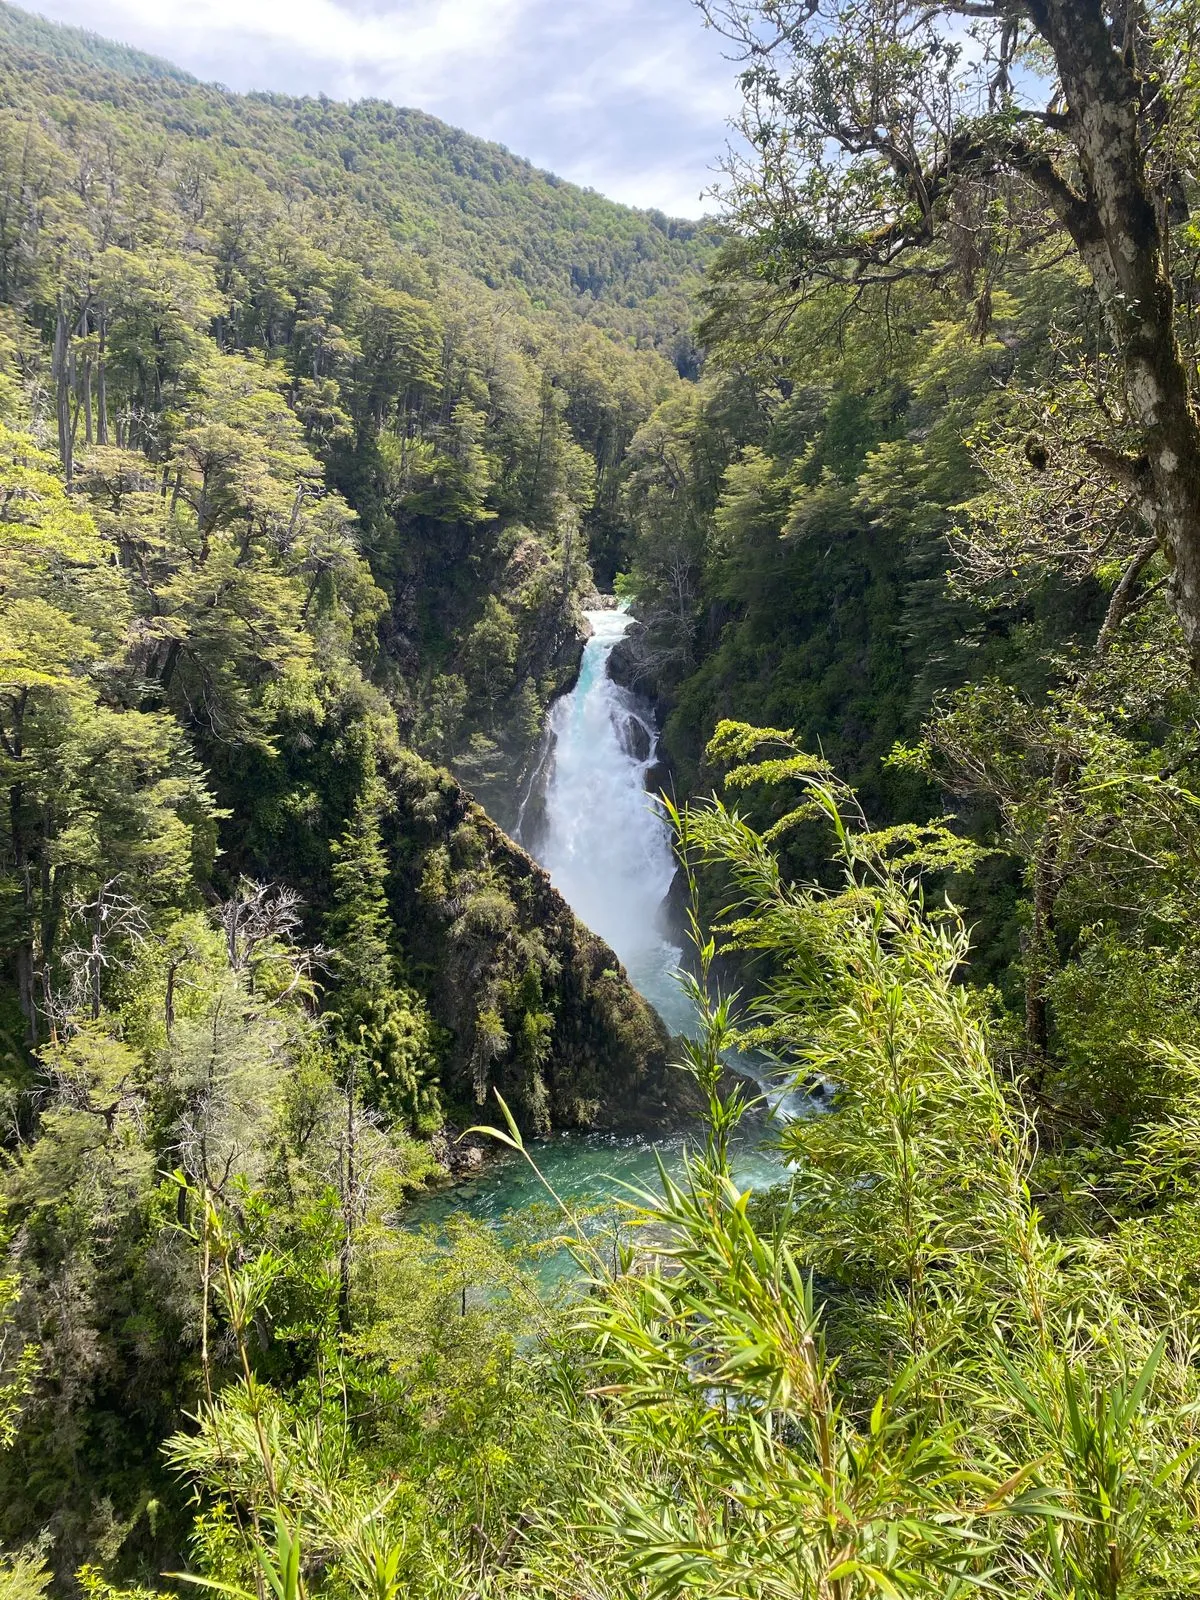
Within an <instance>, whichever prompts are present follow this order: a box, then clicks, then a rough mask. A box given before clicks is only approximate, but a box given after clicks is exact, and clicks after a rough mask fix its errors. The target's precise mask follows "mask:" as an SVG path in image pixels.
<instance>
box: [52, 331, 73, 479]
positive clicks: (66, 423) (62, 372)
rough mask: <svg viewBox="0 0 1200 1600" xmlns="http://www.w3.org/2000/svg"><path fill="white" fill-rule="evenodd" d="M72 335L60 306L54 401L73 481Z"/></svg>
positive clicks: (66, 470) (62, 453)
mask: <svg viewBox="0 0 1200 1600" xmlns="http://www.w3.org/2000/svg"><path fill="white" fill-rule="evenodd" d="M70 344H71V340H70V335H69V334H68V332H67V318H66V313H65V312H64V311H63V309H62V307H61V306H60V307H59V311H58V322H57V324H56V325H55V329H54V359H53V363H52V372H53V377H54V401H55V410H56V413H57V416H58V458H59V460H60V461H61V462H62V469H63V476H64V477H65V478H66V480H67V483H68V485H69V484H70V482H71V475H72V461H71V436H72V429H71V385H70V382H69V367H70V359H69V358H70Z"/></svg>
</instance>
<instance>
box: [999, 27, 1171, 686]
mask: <svg viewBox="0 0 1200 1600" xmlns="http://www.w3.org/2000/svg"><path fill="white" fill-rule="evenodd" d="M1026 3H1027V9H1028V14H1029V16H1030V18H1031V20H1032V21H1033V24H1034V26H1035V27H1036V28H1037V30H1038V32H1039V33H1040V34H1041V35H1042V37H1043V38H1044V39H1045V40H1046V42H1047V44H1049V46H1050V48H1051V50H1052V51H1053V53H1054V58H1055V61H1056V63H1057V66H1058V71H1059V77H1060V80H1061V83H1062V88H1063V92H1064V95H1065V99H1066V104H1067V110H1066V118H1065V123H1066V131H1067V136H1068V138H1069V139H1070V141H1071V143H1072V145H1073V146H1074V148H1075V151H1076V152H1077V154H1078V157H1079V165H1080V175H1081V180H1082V182H1081V188H1080V190H1078V191H1075V190H1073V189H1072V187H1071V186H1070V185H1069V184H1068V183H1067V182H1066V181H1065V180H1064V179H1063V178H1062V177H1061V175H1059V174H1058V173H1056V172H1050V171H1048V170H1047V171H1043V173H1042V175H1041V178H1039V175H1038V172H1037V171H1031V172H1030V176H1031V177H1032V179H1033V181H1034V182H1035V183H1039V184H1040V186H1041V187H1042V188H1043V191H1044V192H1045V193H1046V194H1047V197H1048V198H1049V199H1050V202H1051V204H1052V206H1053V207H1054V209H1055V211H1056V213H1057V214H1058V216H1059V219H1060V220H1061V221H1062V222H1063V224H1064V226H1065V227H1066V228H1067V230H1068V232H1069V233H1070V234H1071V236H1072V239H1073V241H1074V243H1075V246H1076V248H1077V249H1078V251H1079V254H1080V257H1081V259H1082V261H1083V263H1084V265H1085V266H1086V267H1087V269H1088V271H1089V273H1090V275H1091V277H1092V281H1093V283H1094V285H1095V287H1096V291H1097V294H1098V296H1099V299H1100V304H1101V307H1102V310H1103V313H1104V318H1105V323H1106V326H1107V328H1108V333H1109V337H1110V338H1111V339H1112V341H1113V344H1114V346H1115V348H1116V351H1117V353H1118V355H1119V356H1120V358H1121V361H1122V364H1123V367H1124V371H1125V377H1126V390H1127V397H1128V403H1129V408H1130V412H1131V414H1132V416H1133V417H1134V418H1135V419H1136V422H1137V424H1138V427H1139V429H1140V432H1141V436H1142V447H1143V450H1144V454H1145V461H1146V463H1147V465H1148V468H1149V480H1150V482H1149V493H1148V499H1149V501H1150V503H1151V506H1152V512H1153V520H1154V528H1155V533H1156V535H1157V537H1158V541H1159V544H1160V546H1161V548H1162V550H1163V553H1164V555H1165V556H1166V558H1167V561H1168V563H1169V565H1170V567H1171V593H1172V599H1173V603H1174V606H1175V610H1176V613H1177V615H1178V617H1179V622H1180V626H1181V627H1182V629H1183V633H1184V638H1185V639H1186V641H1187V646H1188V651H1189V653H1190V656H1191V659H1192V665H1193V668H1194V669H1196V670H1200V414H1198V413H1197V410H1196V406H1195V403H1194V400H1193V395H1192V388H1191V382H1190V377H1189V373H1188V368H1187V365H1186V363H1185V361H1184V357H1183V352H1182V350H1181V349H1180V346H1179V341H1178V339H1177V338H1176V334H1175V302H1174V292H1173V290H1172V287H1171V279H1170V274H1169V271H1168V261H1167V248H1166V245H1167V240H1166V235H1165V232H1164V228H1163V226H1162V224H1161V222H1160V217H1159V209H1158V206H1157V204H1156V201H1155V195H1154V191H1153V187H1152V185H1151V183H1150V179H1149V175H1148V173H1147V170H1146V160H1145V155H1144V152H1143V134H1144V113H1143V109H1142V107H1143V100H1144V92H1145V91H1147V90H1152V91H1153V93H1154V94H1155V95H1157V94H1160V93H1161V92H1162V91H1161V88H1160V87H1159V86H1158V85H1147V84H1145V83H1144V82H1143V80H1142V79H1141V78H1140V77H1139V75H1138V73H1137V70H1136V67H1135V64H1134V61H1135V56H1134V52H1133V51H1126V50H1125V49H1124V48H1118V46H1117V44H1116V42H1115V41H1114V39H1113V37H1112V34H1111V32H1110V30H1109V26H1108V22H1107V20H1106V18H1105V15H1104V12H1103V10H1102V8H1101V5H1100V3H1099V0H1026ZM1045 167H1046V169H1049V167H1050V164H1049V163H1048V162H1047V163H1046V164H1045Z"/></svg>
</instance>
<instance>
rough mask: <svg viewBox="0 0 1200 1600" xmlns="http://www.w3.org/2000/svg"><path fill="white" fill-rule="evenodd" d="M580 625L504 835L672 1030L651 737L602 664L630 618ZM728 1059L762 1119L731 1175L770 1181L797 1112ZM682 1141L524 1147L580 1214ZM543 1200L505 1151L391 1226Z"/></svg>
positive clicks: (663, 824) (753, 1182)
mask: <svg viewBox="0 0 1200 1600" xmlns="http://www.w3.org/2000/svg"><path fill="white" fill-rule="evenodd" d="M587 618H588V621H589V622H590V624H591V627H592V636H591V638H590V639H589V640H588V641H587V644H586V645H585V646H584V651H583V661H582V664H581V666H580V672H579V679H578V681H577V683H576V685H575V687H574V689H573V690H572V691H571V692H570V693H569V694H566V695H564V696H563V697H562V698H561V699H560V700H558V701H556V702H555V705H554V707H553V709H552V710H551V713H550V718H549V725H548V728H547V736H546V742H545V745H544V749H543V755H542V759H541V761H540V762H539V763H538V764H537V768H536V770H535V772H534V775H533V777H532V778H531V780H530V783H529V788H528V790H527V792H526V794H525V796H524V799H523V801H522V805H521V809H520V815H519V817H518V821H517V825H516V828H515V829H514V833H515V837H516V838H517V840H518V842H519V843H521V844H523V845H524V846H525V848H526V849H527V850H528V851H529V852H530V854H531V855H532V856H534V858H535V859H536V860H538V861H539V862H540V863H541V864H542V866H544V867H545V868H546V870H547V872H548V873H549V874H550V878H551V881H552V882H553V883H554V886H555V888H556V889H558V891H559V893H560V894H561V895H562V896H563V898H564V899H565V900H566V901H567V902H568V904H569V905H570V906H571V908H572V910H574V912H575V913H576V915H577V916H578V917H579V918H580V920H581V921H582V922H584V923H586V925H587V926H588V927H589V928H591V929H592V930H593V931H594V932H595V933H597V934H599V935H600V937H601V938H602V939H604V940H605V941H606V942H607V943H608V944H609V945H611V947H612V949H613V950H614V951H615V952H616V954H617V956H618V957H619V958H620V960H621V962H622V963H623V965H624V966H625V969H626V971H627V972H628V974H629V977H630V980H631V982H632V983H633V984H634V986H635V987H636V988H637V989H638V990H639V991H640V992H641V993H642V994H643V995H644V996H645V997H646V999H647V1000H649V1001H650V1003H651V1005H653V1006H654V1007H655V1009H656V1010H657V1011H658V1013H659V1014H660V1016H661V1017H662V1018H663V1020H664V1021H665V1022H666V1024H667V1026H668V1027H669V1028H670V1030H671V1032H672V1033H676V1034H678V1033H686V1032H689V1031H690V1029H691V1026H692V1024H693V1021H694V1018H693V1013H692V1010H691V1006H690V1004H689V1002H688V999H687V997H686V995H685V994H684V992H683V990H682V989H681V987H680V985H679V982H678V978H677V974H678V970H679V963H680V959H681V956H682V950H681V947H680V945H679V942H678V935H677V934H675V935H674V936H673V929H672V923H671V917H670V908H669V904H668V894H669V891H670V888H671V882H672V879H673V878H674V875H675V860H674V856H673V854H672V850H671V836H670V830H669V827H668V824H667V820H666V817H665V815H664V813H663V809H662V806H661V805H660V804H659V802H658V801H656V800H655V799H654V798H653V797H652V796H651V795H650V794H648V793H647V790H646V777H647V774H648V773H649V772H650V770H651V768H652V767H653V766H654V765H655V764H656V761H657V756H658V729H657V727H656V725H655V720H654V715H653V711H652V709H651V707H650V706H649V704H648V703H647V702H646V701H645V700H643V699H641V698H640V697H639V696H637V695H635V694H633V693H631V692H630V691H629V690H628V689H626V688H624V687H622V686H621V685H620V684H618V683H614V681H613V680H612V679H611V678H610V677H609V676H608V658H609V656H610V654H611V653H612V649H613V646H614V645H615V644H616V642H617V640H618V639H620V637H621V636H622V634H623V633H625V631H626V630H627V629H628V627H629V626H630V620H631V619H630V618H629V617H628V616H627V615H625V614H624V613H623V612H621V611H589V612H588V613H587ZM737 1065H738V1068H739V1070H742V1071H744V1072H745V1073H746V1075H747V1076H749V1077H754V1078H755V1079H756V1080H757V1081H759V1083H760V1087H761V1088H762V1089H763V1091H764V1094H765V1096H766V1101H767V1104H768V1105H769V1106H770V1108H771V1111H770V1115H766V1116H758V1117H754V1118H751V1119H748V1126H747V1128H746V1131H745V1133H744V1135H743V1138H742V1139H741V1141H740V1143H739V1145H738V1147H737V1150H736V1152H735V1154H734V1161H733V1169H734V1170H733V1176H734V1179H735V1180H736V1181H737V1182H738V1183H740V1184H741V1185H743V1186H744V1187H747V1188H750V1187H754V1188H758V1187H766V1186H767V1185H769V1184H772V1183H778V1182H779V1181H780V1179H781V1178H782V1177H783V1175H784V1169H783V1167H782V1166H781V1164H780V1159H779V1157H778V1155H777V1154H776V1153H775V1152H774V1151H773V1150H772V1149H771V1148H770V1142H771V1140H772V1138H773V1136H774V1134H775V1133H776V1132H777V1131H778V1124H779V1121H780V1120H787V1119H788V1118H790V1117H792V1116H795V1115H797V1114H799V1113H800V1112H802V1110H803V1109H804V1105H805V1102H804V1101H803V1099H802V1097H800V1096H797V1095H795V1094H793V1093H790V1092H786V1091H782V1092H781V1091H780V1090H778V1089H777V1088H774V1087H772V1086H771V1085H769V1084H768V1083H766V1082H765V1081H763V1080H761V1079H760V1078H759V1074H758V1071H757V1069H756V1067H755V1066H754V1064H753V1063H750V1062H746V1061H739V1062H738V1063H737ZM696 1143H697V1137H696V1135H695V1134H693V1135H690V1136H689V1135H688V1134H685V1133H678V1132H676V1133H672V1134H667V1135H662V1136H659V1137H647V1136H638V1135H628V1134H611V1133H604V1134H600V1133H596V1134H578V1133H562V1134H558V1135H555V1136H553V1137H551V1138H548V1139H544V1140H539V1141H538V1142H537V1143H536V1145H534V1146H532V1147H531V1153H533V1154H534V1156H535V1159H536V1160H537V1163H538V1166H539V1167H540V1168H541V1170H542V1172H543V1173H544V1174H545V1176H546V1178H547V1180H548V1181H549V1182H550V1183H551V1184H552V1185H553V1186H554V1188H555V1190H556V1191H557V1192H558V1194H559V1195H560V1196H561V1197H562V1198H563V1199H564V1200H566V1201H568V1202H569V1203H571V1204H573V1205H577V1206H581V1207H591V1206H602V1205H605V1204H606V1203H612V1202H615V1201H617V1200H619V1199H620V1198H622V1197H623V1196H624V1195H625V1193H626V1190H625V1188H624V1187H623V1186H624V1185H626V1184H634V1185H645V1186H653V1185H655V1184H656V1181H657V1175H658V1161H659V1160H660V1159H661V1160H662V1161H663V1163H664V1164H665V1166H666V1167H667V1170H668V1171H676V1172H677V1171H678V1170H679V1167H680V1165H681V1162H682V1157H683V1151H684V1148H685V1146H686V1145H689V1144H690V1145H691V1146H692V1148H694V1147H695V1145H696ZM545 1200H546V1192H545V1190H544V1189H543V1187H542V1186H541V1184H540V1183H539V1182H538V1180H537V1178H536V1177H535V1176H534V1174H533V1173H532V1172H531V1171H530V1170H529V1167H528V1165H527V1164H526V1163H525V1162H524V1161H523V1160H521V1159H520V1158H519V1157H516V1156H513V1155H511V1154H510V1153H509V1152H505V1153H504V1154H503V1156H500V1157H498V1158H497V1159H496V1160H495V1161H492V1162H489V1164H488V1165H487V1167H486V1168H485V1169H484V1171H483V1172H482V1173H481V1174H480V1175H479V1176H478V1177H476V1178H473V1179H470V1180H468V1181H466V1182H463V1183H458V1184H456V1185H454V1187H453V1188H450V1189H446V1190H443V1191H441V1192H440V1193H438V1194H434V1195H430V1196H428V1197H425V1198H423V1199H421V1200H419V1201H417V1202H416V1203H415V1204H414V1205H413V1206H412V1208H411V1209H410V1210H409V1212H408V1213H406V1216H405V1223H406V1225H408V1226H413V1225H418V1224H424V1223H433V1224H439V1223H444V1222H445V1221H447V1220H448V1219H449V1218H450V1217H452V1216H453V1215H455V1214H462V1213H466V1214H467V1215H469V1216H472V1217H475V1218H477V1219H478V1220H481V1221H487V1222H492V1223H499V1222H501V1221H502V1220H503V1219H504V1218H505V1217H506V1216H508V1215H510V1214H511V1213H516V1212H522V1211H526V1210H528V1209H529V1208H530V1207H532V1206H534V1205H541V1204H542V1203H543V1202H544V1201H545Z"/></svg>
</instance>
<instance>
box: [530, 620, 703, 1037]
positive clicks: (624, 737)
mask: <svg viewBox="0 0 1200 1600" xmlns="http://www.w3.org/2000/svg"><path fill="white" fill-rule="evenodd" d="M587 619H588V621H589V622H590V623H591V626H592V636H591V638H590V639H589V640H588V642H587V644H586V645H585V646H584V651H583V661H582V664H581V666H580V670H579V681H578V682H577V684H576V685H575V688H574V689H573V691H572V692H571V693H570V694H568V695H564V696H563V698H562V699H561V700H559V701H558V702H557V703H556V705H555V707H554V709H553V711H552V712H551V714H550V734H551V739H552V750H551V754H550V758H549V763H548V776H547V777H546V780H545V795H544V805H545V810H544V822H543V831H542V834H541V837H540V838H539V839H538V840H537V841H536V845H535V852H534V853H535V854H536V856H537V858H538V860H539V861H540V862H541V864H542V865H543V866H544V867H545V868H546V870H547V872H549V874H550V878H551V881H552V882H553V884H554V886H555V888H556V889H558V891H559V893H560V894H561V895H562V897H563V899H564V900H566V901H567V903H568V904H569V905H570V906H571V908H572V910H573V911H574V912H575V914H576V915H577V916H578V917H579V918H580V920H581V921H582V922H584V923H586V924H587V926H588V927H589V928H591V929H592V931H593V932H595V933H598V934H599V935H600V937H601V938H602V939H603V940H604V941H605V942H606V943H607V944H609V945H611V946H612V949H613V950H614V952H615V953H616V955H617V956H618V957H619V959H620V960H621V962H622V963H623V964H624V966H625V968H626V970H627V971H628V973H629V976H630V979H631V980H632V982H633V984H634V986H635V988H637V989H639V990H640V991H641V993H642V994H644V995H645V997H646V999H647V1000H649V1001H650V1003H651V1005H653V1006H654V1007H655V1009H656V1010H657V1011H658V1012H659V1014H660V1015H661V1016H662V1018H663V1020H664V1021H665V1022H666V1024H667V1026H668V1027H669V1028H671V1030H672V1031H673V1032H676V1033H679V1032H683V1031H684V1030H685V1029H686V1028H687V1027H688V1025H689V1023H690V1021H691V1013H690V1009H689V1007H688V1003H687V1000H686V998H685V996H684V995H683V993H682V991H681V990H680V987H679V983H678V981H677V979H676V976H675V974H676V972H677V971H678V967H679V959H680V955H681V951H680V948H679V946H678V945H677V944H675V943H673V942H672V940H671V938H670V936H669V932H668V929H667V927H666V924H665V920H664V919H665V910H666V899H667V894H668V892H669V890H670V887H671V880H672V879H673V878H674V876H675V858H674V856H673V854H672V852H671V838H670V832H669V830H668V827H667V822H666V818H665V816H664V814H663V809H662V805H661V803H660V802H658V801H657V800H656V799H654V798H653V797H652V796H651V795H649V794H648V793H647V792H646V774H647V772H648V771H649V769H650V767H651V766H652V765H653V764H654V762H655V760H656V758H657V752H658V732H657V729H656V728H655V726H654V719H653V716H652V715H651V713H650V709H649V707H648V706H647V705H646V703H645V702H644V701H643V700H640V699H639V698H638V697H637V696H636V695H634V694H631V693H630V691H629V690H628V689H625V688H623V687H622V686H621V685H620V684H618V683H614V682H613V680H612V679H611V678H610V677H609V676H608V658H609V656H610V655H611V654H612V649H613V646H614V645H615V644H616V642H617V640H618V639H620V638H621V636H622V634H624V633H625V632H626V630H627V629H628V628H629V626H630V621H631V619H630V618H629V617H628V616H626V615H625V613H624V612H621V611H589V612H588V613H587Z"/></svg>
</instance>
